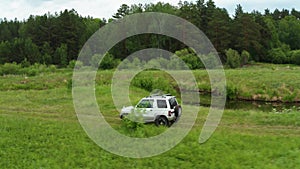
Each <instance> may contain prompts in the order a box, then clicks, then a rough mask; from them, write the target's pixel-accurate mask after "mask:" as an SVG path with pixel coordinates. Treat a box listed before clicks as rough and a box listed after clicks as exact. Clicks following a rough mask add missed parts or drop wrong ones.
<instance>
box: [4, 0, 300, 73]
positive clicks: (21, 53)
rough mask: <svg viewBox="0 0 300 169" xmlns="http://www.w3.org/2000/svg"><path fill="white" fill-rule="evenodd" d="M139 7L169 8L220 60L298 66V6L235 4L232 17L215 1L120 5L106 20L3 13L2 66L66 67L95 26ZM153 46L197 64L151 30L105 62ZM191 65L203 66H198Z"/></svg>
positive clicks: (68, 14) (120, 46) (140, 9)
mask: <svg viewBox="0 0 300 169" xmlns="http://www.w3.org/2000/svg"><path fill="white" fill-rule="evenodd" d="M142 12H163V13H168V14H172V15H176V16H179V17H181V18H184V19H186V20H188V21H189V22H191V23H193V24H194V25H195V26H197V27H198V28H199V29H200V30H202V31H203V32H204V33H205V34H206V36H207V37H208V38H209V39H210V41H211V42H212V44H213V45H214V46H215V48H216V49H217V51H218V53H219V56H220V58H221V60H222V62H223V63H224V64H226V65H228V66H229V67H231V68H235V67H240V66H243V65H244V64H247V63H248V62H249V61H253V62H264V63H274V64H285V63H287V64H298V65H300V20H299V19H300V12H299V11H297V10H296V9H275V10H274V11H270V10H269V9H265V11H264V12H263V13H261V12H259V11H256V10H253V11H252V12H245V11H244V10H243V7H242V6H241V5H237V6H236V9H235V14H234V15H233V16H230V15H229V13H228V11H227V10H226V9H224V8H219V7H217V6H216V5H215V3H214V1H213V0H208V1H205V0H197V1H196V2H187V1H184V2H182V1H180V2H179V3H178V5H177V6H174V5H170V4H169V3H163V2H158V3H156V4H153V3H150V4H136V5H131V6H128V5H126V4H123V5H121V6H120V8H119V9H118V10H117V11H116V13H115V14H113V15H112V17H111V18H109V19H104V18H103V19H99V18H93V17H90V16H81V15H80V14H78V13H77V12H76V10H75V9H72V10H64V11H61V12H59V13H54V14H51V13H47V14H44V15H42V16H33V15H31V16H30V17H29V18H28V19H26V20H23V21H19V20H17V19H15V20H7V19H6V18H1V19H0V65H1V64H5V63H15V64H21V65H23V66H26V65H32V64H35V63H38V64H45V65H56V66H58V67H66V66H68V65H69V64H70V62H72V61H73V62H74V60H76V59H77V56H78V54H79V52H80V50H81V48H82V47H83V45H84V44H85V42H86V41H87V40H88V39H89V37H91V35H92V34H93V33H95V32H96V31H97V30H98V29H99V28H101V27H102V26H104V25H106V24H108V23H110V22H114V21H116V20H118V19H120V18H123V17H125V16H126V15H131V14H134V13H142ZM151 47H152V48H160V49H165V50H168V51H170V52H173V53H176V54H178V55H179V57H181V58H183V60H184V61H186V62H191V63H197V62H194V61H193V59H194V58H193V54H192V51H191V50H189V49H186V46H184V45H183V44H182V43H180V42H179V41H177V40H175V39H171V38H169V37H165V36H161V35H152V34H150V35H149V34H143V35H138V36H133V37H130V38H127V39H125V40H123V41H121V42H120V43H118V44H117V45H116V46H114V48H112V49H111V50H110V51H109V55H108V56H109V59H108V62H111V63H114V62H116V61H120V60H123V59H124V58H126V57H127V56H128V55H130V54H131V53H133V52H135V51H138V50H141V49H145V48H151ZM83 64H85V65H89V64H91V63H83ZM113 65H115V64H113ZM190 67H191V68H192V69H198V68H201V67H199V66H197V65H191V66H190ZM104 68H111V66H110V65H108V66H107V67H104Z"/></svg>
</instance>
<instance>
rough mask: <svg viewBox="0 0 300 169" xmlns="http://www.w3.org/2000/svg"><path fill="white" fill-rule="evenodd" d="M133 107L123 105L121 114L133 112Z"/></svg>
mask: <svg viewBox="0 0 300 169" xmlns="http://www.w3.org/2000/svg"><path fill="white" fill-rule="evenodd" d="M133 109H134V107H133V106H128V107H123V108H122V110H121V114H123V113H131V112H132V110H133Z"/></svg>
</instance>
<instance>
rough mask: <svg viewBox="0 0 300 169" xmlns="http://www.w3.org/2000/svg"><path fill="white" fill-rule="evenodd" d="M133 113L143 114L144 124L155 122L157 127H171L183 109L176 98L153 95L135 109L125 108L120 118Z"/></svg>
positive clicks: (144, 99) (141, 101)
mask: <svg viewBox="0 0 300 169" xmlns="http://www.w3.org/2000/svg"><path fill="white" fill-rule="evenodd" d="M132 112H142V113H141V115H142V117H143V120H144V122H147V123H148V122H155V124H156V125H157V126H159V125H163V126H170V124H171V122H175V121H177V120H178V119H179V117H180V115H181V112H182V108H181V106H180V105H179V104H178V102H177V100H176V98H175V96H171V95H151V96H148V97H145V98H143V99H141V100H140V101H139V103H138V104H137V105H136V106H135V107H133V106H130V107H123V109H122V110H121V113H120V118H121V119H122V118H124V117H125V116H126V115H128V114H130V113H132Z"/></svg>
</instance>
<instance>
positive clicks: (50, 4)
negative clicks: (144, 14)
mask: <svg viewBox="0 0 300 169" xmlns="http://www.w3.org/2000/svg"><path fill="white" fill-rule="evenodd" d="M159 1H163V2H165V3H170V4H172V5H177V4H178V2H179V0H121V1H120V0H93V1H90V0H10V1H9V0H0V3H1V6H0V18H4V17H6V18H8V19H14V18H18V19H19V20H22V19H27V18H28V17H29V15H31V14H32V15H43V14H45V13H47V12H51V13H54V12H60V11H62V10H64V9H75V10H76V11H77V12H78V13H79V14H80V15H82V16H88V15H90V16H93V17H96V18H106V19H108V18H110V17H111V16H112V15H113V14H114V13H116V11H117V9H118V8H119V7H120V6H121V5H122V4H127V5H132V4H139V3H141V4H145V3H157V2H159ZM182 1H184V0H182ZM187 1H194V2H195V1H196V0H187ZM214 2H215V4H216V5H217V6H218V7H221V8H226V9H227V10H228V12H229V13H230V15H233V14H234V10H235V8H236V5H237V4H241V5H242V7H243V9H244V10H245V11H247V12H251V11H252V10H253V9H257V10H259V11H261V12H263V11H264V9H266V8H269V9H270V10H271V11H272V10H274V9H275V8H278V9H282V8H286V9H291V8H296V9H298V10H299V7H300V3H298V0H285V1H284V0H265V1H263V0H214Z"/></svg>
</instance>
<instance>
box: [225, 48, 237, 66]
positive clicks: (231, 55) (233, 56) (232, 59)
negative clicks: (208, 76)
mask: <svg viewBox="0 0 300 169" xmlns="http://www.w3.org/2000/svg"><path fill="white" fill-rule="evenodd" d="M225 54H226V57H227V61H226V65H227V66H229V67H230V68H238V67H240V65H241V59H240V58H241V57H240V54H239V53H238V52H237V51H236V50H233V49H228V50H226V52H225Z"/></svg>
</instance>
